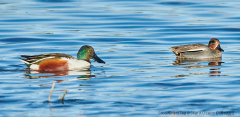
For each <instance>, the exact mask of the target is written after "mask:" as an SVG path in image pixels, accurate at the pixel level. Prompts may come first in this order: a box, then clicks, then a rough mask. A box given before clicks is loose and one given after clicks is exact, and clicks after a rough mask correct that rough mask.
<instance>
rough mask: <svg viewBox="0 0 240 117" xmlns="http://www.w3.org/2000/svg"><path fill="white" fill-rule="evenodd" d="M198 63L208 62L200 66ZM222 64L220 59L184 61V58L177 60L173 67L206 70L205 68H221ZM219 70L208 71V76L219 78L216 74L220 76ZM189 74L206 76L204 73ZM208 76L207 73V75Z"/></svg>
mask: <svg viewBox="0 0 240 117" xmlns="http://www.w3.org/2000/svg"><path fill="white" fill-rule="evenodd" d="M200 62H202V63H203V62H208V64H207V65H202V64H201V63H200ZM222 63H224V62H222V59H221V58H209V59H185V58H177V59H176V61H175V63H173V65H184V68H188V69H189V68H190V69H194V68H207V67H214V66H221V64H222ZM220 73H221V72H220V68H212V69H210V73H209V74H211V75H210V76H220V75H217V74H220ZM190 74H195V75H201V74H206V73H200V72H197V73H190ZM207 74H208V73H207Z"/></svg>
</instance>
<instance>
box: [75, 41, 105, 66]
mask: <svg viewBox="0 0 240 117" xmlns="http://www.w3.org/2000/svg"><path fill="white" fill-rule="evenodd" d="M77 59H78V60H85V61H88V62H90V59H93V60H95V61H97V62H98V63H104V64H105V62H104V61H103V60H101V59H100V58H99V57H98V56H97V55H96V54H95V52H94V49H93V48H92V47H91V46H88V45H84V46H82V47H81V48H80V49H79V51H78V53H77Z"/></svg>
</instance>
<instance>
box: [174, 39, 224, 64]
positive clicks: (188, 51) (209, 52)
mask: <svg viewBox="0 0 240 117" xmlns="http://www.w3.org/2000/svg"><path fill="white" fill-rule="evenodd" d="M170 49H171V50H172V51H173V53H174V54H175V55H176V56H177V57H178V58H192V59H204V58H217V57H222V53H221V52H224V50H223V49H222V48H221V47H220V41H219V40H218V39H216V38H212V39H211V40H210V41H209V43H208V46H207V45H204V44H189V45H180V46H174V47H171V48H170Z"/></svg>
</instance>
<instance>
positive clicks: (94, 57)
mask: <svg viewBox="0 0 240 117" xmlns="http://www.w3.org/2000/svg"><path fill="white" fill-rule="evenodd" d="M92 59H93V60H95V61H97V62H98V63H104V64H105V62H104V61H103V60H102V59H100V58H99V57H98V56H97V55H96V54H94V55H93V57H92Z"/></svg>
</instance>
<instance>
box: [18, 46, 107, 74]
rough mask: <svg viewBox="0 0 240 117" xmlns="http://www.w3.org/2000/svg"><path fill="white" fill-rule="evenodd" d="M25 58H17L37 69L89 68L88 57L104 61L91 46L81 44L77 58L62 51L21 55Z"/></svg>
mask: <svg viewBox="0 0 240 117" xmlns="http://www.w3.org/2000/svg"><path fill="white" fill-rule="evenodd" d="M21 57H24V58H25V59H21V58H19V59H20V60H21V61H22V62H24V63H25V64H26V65H27V67H28V68H30V69H31V70H38V71H66V70H76V69H83V68H89V67H90V65H91V62H90V59H93V60H95V61H97V62H98V63H104V64H105V62H104V61H103V60H101V59H100V58H99V57H98V56H97V55H96V54H95V52H94V49H93V48H92V47H91V46H88V45H84V46H82V47H81V48H80V49H79V51H78V53H77V59H76V58H74V57H72V56H70V55H67V54H62V53H50V54H41V55H33V56H28V55H21Z"/></svg>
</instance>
